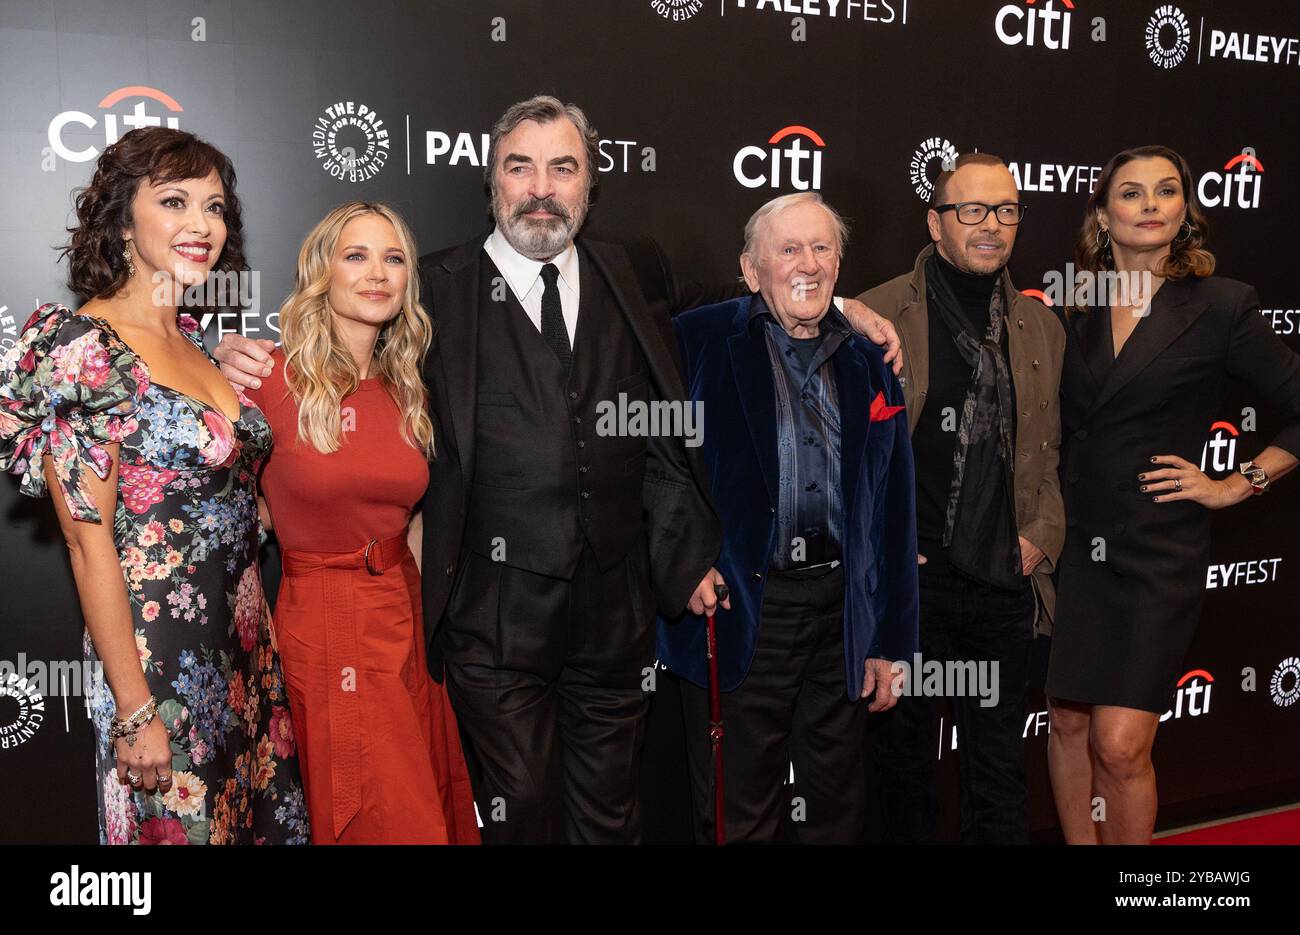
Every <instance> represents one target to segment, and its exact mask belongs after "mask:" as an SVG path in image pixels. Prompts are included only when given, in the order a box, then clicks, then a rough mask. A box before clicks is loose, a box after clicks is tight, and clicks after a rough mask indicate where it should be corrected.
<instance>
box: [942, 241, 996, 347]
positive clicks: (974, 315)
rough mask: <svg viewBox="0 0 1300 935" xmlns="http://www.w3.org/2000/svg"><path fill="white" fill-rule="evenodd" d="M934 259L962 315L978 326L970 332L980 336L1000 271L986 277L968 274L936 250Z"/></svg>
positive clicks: (984, 327) (985, 323) (986, 319)
mask: <svg viewBox="0 0 1300 935" xmlns="http://www.w3.org/2000/svg"><path fill="white" fill-rule="evenodd" d="M934 258H935V259H936V260H938V261H939V269H941V270H942V271H943V278H944V279H945V280H946V281H947V283H948V285H949V286H950V287H951V288H952V293H953V295H955V296H956V297H957V301H958V302H960V303H961V310H962V313H963V314H964V315H965V316H966V317H967V318H969V319H970V321H971V323H972V324H973V325H976V326H978V327H975V328H974V329H972V330H973V331H974V333H975V334H976V335H982V334H983V333H984V331H985V329H987V328H988V323H989V300H990V299H992V298H993V287H994V286H996V285H997V284H998V277H999V276H1000V275H1001V274H1002V270H1000V269H999V270H998V271H997V272H995V273H990V274H989V275H988V276H981V275H980V274H979V273H968V272H966V271H965V270H964V269H958V268H957V267H955V266H953V265H952V264H951V263H949V262H948V261H947V260H945V259H944V257H943V254H942V253H940V252H939V250H938V248H935V251H934ZM944 330H945V331H946V330H947V329H946V328H945V329H944Z"/></svg>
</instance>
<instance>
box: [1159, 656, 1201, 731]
mask: <svg viewBox="0 0 1300 935" xmlns="http://www.w3.org/2000/svg"><path fill="white" fill-rule="evenodd" d="M1213 687H1214V676H1213V675H1211V674H1210V673H1209V672H1206V671H1205V670H1204V669H1193V670H1192V671H1191V672H1188V673H1187V674H1186V675H1184V676H1183V677H1182V678H1180V679H1179V680H1178V688H1177V690H1176V691H1175V692H1174V706H1173V707H1172V708H1170V709H1169V710H1168V711H1166V712H1165V713H1164V714H1162V715H1160V721H1161V723H1163V722H1165V721H1167V720H1169V719H1170V718H1173V719H1174V720H1177V719H1178V718H1181V717H1183V716H1186V717H1200V716H1201V715H1202V714H1209V713H1210V689H1212V688H1213Z"/></svg>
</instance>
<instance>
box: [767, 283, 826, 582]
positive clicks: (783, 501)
mask: <svg viewBox="0 0 1300 935" xmlns="http://www.w3.org/2000/svg"><path fill="white" fill-rule="evenodd" d="M760 316H761V324H762V326H763V331H764V336H765V338H766V341H767V352H768V356H769V358H770V359H771V362H772V377H773V380H772V383H773V386H774V388H775V391H776V418H777V461H778V465H779V467H780V487H779V490H780V497H779V503H778V506H777V525H776V530H777V536H776V548H775V551H774V552H773V555H772V567H773V568H775V569H777V570H779V571H792V570H795V569H799V568H807V567H809V566H812V565H821V564H824V563H826V562H830V561H836V560H838V559H839V558H840V543H841V542H842V541H843V519H844V510H843V504H842V503H841V487H840V401H839V392H838V389H837V387H836V381H835V367H834V361H833V360H832V358H833V357H834V354H835V352H836V350H838V349H839V347H840V345H841V344H843V343H844V341H845V339H847V338H848V336H849V335H850V334H851V331H850V329H849V326H848V323H847V322H846V321H845V320H844V317H843V316H842V315H841V314H840V312H839V310H838V309H836V308H834V307H833V306H832V307H831V309H830V310H829V311H828V312H827V313H826V316H825V317H824V318H823V319H822V320H821V324H820V328H819V332H820V333H819V336H818V337H816V338H805V339H800V338H792V337H790V335H789V334H787V333H786V331H785V329H784V328H782V327H781V324H780V322H778V321H777V320H776V317H775V316H774V315H773V314H772V312H771V311H770V310H769V309H768V307H767V303H765V302H764V301H763V297H762V296H761V295H755V296H754V301H753V306H752V308H751V311H750V323H751V326H752V325H753V322H754V320H755V319H756V318H760Z"/></svg>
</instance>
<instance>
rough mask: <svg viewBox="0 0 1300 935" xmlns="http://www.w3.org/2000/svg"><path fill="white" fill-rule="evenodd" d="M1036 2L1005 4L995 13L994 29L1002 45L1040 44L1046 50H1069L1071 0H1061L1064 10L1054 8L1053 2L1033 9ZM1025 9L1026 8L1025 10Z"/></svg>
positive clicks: (1072, 5)
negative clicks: (1023, 4)
mask: <svg viewBox="0 0 1300 935" xmlns="http://www.w3.org/2000/svg"><path fill="white" fill-rule="evenodd" d="M1035 3H1036V0H1025V7H1019V6H1017V5H1016V4H1014V3H1008V4H1007V5H1006V6H1004V7H1003V8H1002V9H1000V10H998V15H997V19H995V20H994V21H993V28H994V30H995V31H996V32H997V34H998V39H999V40H1001V41H1002V44H1003V45H1020V44H1021V43H1024V44H1025V45H1042V46H1044V47H1045V48H1048V49H1068V48H1069V47H1070V11H1071V10H1073V9H1074V4H1073V3H1072V2H1071V0H1061V3H1062V4H1064V7H1065V9H1062V10H1058V9H1056V4H1055V0H1047V2H1046V3H1044V4H1043V5H1042V6H1041V7H1038V8H1035ZM1026 7H1027V9H1026Z"/></svg>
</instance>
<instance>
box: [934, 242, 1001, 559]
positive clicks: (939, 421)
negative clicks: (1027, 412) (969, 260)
mask: <svg viewBox="0 0 1300 935" xmlns="http://www.w3.org/2000/svg"><path fill="white" fill-rule="evenodd" d="M934 258H935V259H936V260H937V261H938V266H939V270H940V272H941V273H942V274H943V276H944V279H945V280H946V281H947V283H948V285H949V286H950V287H951V288H952V291H953V295H955V296H956V297H957V301H958V302H960V303H961V310H962V314H963V315H965V316H966V317H967V318H968V319H969V320H970V322H971V333H972V334H974V335H976V336H978V337H983V336H984V333H985V332H986V331H987V330H988V326H989V302H990V301H991V300H992V298H993V289H994V287H995V286H997V284H998V282H999V279H1000V278H1001V276H1002V270H1000V269H999V270H998V271H997V272H996V273H993V274H992V275H989V276H980V275H978V274H975V273H968V272H966V271H965V270H961V269H958V268H957V267H955V266H953V265H952V264H951V263H949V262H948V261H947V260H945V259H944V258H943V256H942V255H941V254H940V253H939V251H938V248H936V249H935V253H934ZM926 317H927V319H928V320H929V327H930V341H929V345H930V388H929V390H928V391H927V393H926V396H925V405H924V406H923V407H922V409H921V417H920V419H919V420H918V421H917V423H916V431H915V432H914V433H913V434H912V453H913V457H914V458H915V460H916V533H917V541H918V545H919V548H920V550H921V554H922V555H924V556H925V557H926V559H927V560H928V561H929V562H930V563H931V564H930V565H929V570H930V571H940V572H946V571H947V570H948V562H947V558H946V555H945V554H944V552H945V550H944V549H943V546H942V543H943V526H944V516H945V513H946V511H947V509H948V493H949V490H950V489H951V487H952V453H953V448H954V447H956V444H957V424H958V423H959V422H960V421H961V410H962V406H963V405H964V404H965V402H966V391H967V390H968V389H969V387H970V381H971V366H970V364H968V363H966V360H965V358H963V357H962V356H961V353H960V352H959V351H958V350H957V341H956V339H955V338H954V337H953V336H952V333H951V332H950V331H949V330H948V324H947V322H945V321H944V319H943V315H941V314H940V313H939V310H938V309H936V308H930V303H929V302H928V301H927V302H926ZM1002 353H1003V354H1007V329H1006V328H1005V327H1004V328H1003V329H1002ZM1007 359H1008V363H1010V355H1009V354H1007ZM1011 395H1012V399H1011V406H1012V412H1015V387H1014V386H1012V388H1011ZM945 410H947V411H949V412H950V413H951V415H945ZM1012 425H1013V426H1014V425H1015V422H1014V420H1013V422H1012ZM1012 443H1013V447H1014V435H1013V437H1012Z"/></svg>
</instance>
